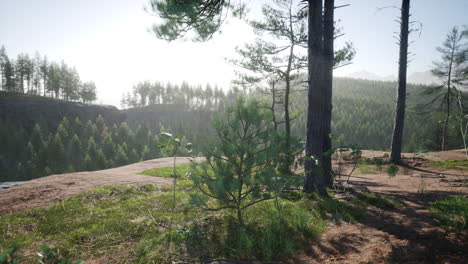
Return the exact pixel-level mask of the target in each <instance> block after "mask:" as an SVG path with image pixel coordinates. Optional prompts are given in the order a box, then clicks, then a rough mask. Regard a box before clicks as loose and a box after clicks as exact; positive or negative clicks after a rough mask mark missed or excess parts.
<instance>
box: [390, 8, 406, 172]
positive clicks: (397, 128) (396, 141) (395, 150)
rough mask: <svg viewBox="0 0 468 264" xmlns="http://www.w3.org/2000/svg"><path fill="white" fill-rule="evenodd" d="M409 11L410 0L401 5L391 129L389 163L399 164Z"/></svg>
mask: <svg viewBox="0 0 468 264" xmlns="http://www.w3.org/2000/svg"><path fill="white" fill-rule="evenodd" d="M409 9H410V0H402V3H401V29H400V59H399V65H398V92H397V103H396V114H395V124H394V127H393V137H392V146H391V148H392V152H391V154H390V161H391V162H393V163H396V164H398V163H400V162H401V149H402V143H403V126H404V121H405V103H406V71H407V67H408V35H409Z"/></svg>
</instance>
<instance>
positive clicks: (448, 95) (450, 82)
mask: <svg viewBox="0 0 468 264" xmlns="http://www.w3.org/2000/svg"><path fill="white" fill-rule="evenodd" d="M455 46H456V44H455V43H452V53H451V54H450V64H449V71H448V79H447V109H446V113H445V123H444V131H443V134H442V151H445V145H446V144H447V130H448V122H449V117H450V104H451V100H450V99H451V98H450V92H451V91H450V86H451V85H452V65H453V56H454V54H455Z"/></svg>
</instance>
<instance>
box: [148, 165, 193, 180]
mask: <svg viewBox="0 0 468 264" xmlns="http://www.w3.org/2000/svg"><path fill="white" fill-rule="evenodd" d="M191 172H192V167H191V165H190V164H181V165H178V166H177V167H176V175H177V178H179V179H189V178H190V175H191ZM139 174H143V175H147V176H155V177H163V178H173V177H174V169H173V168H172V167H164V168H154V169H149V170H145V171H142V172H140V173H139Z"/></svg>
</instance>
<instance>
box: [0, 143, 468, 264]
mask: <svg viewBox="0 0 468 264" xmlns="http://www.w3.org/2000/svg"><path fill="white" fill-rule="evenodd" d="M386 155H388V153H385V152H381V151H363V156H364V157H367V158H372V157H381V158H385V157H388V156H386ZM465 157H466V156H465V154H464V152H463V151H462V150H453V151H446V152H434V153H426V154H418V155H416V154H404V161H405V163H406V166H402V167H400V170H399V172H398V174H397V175H396V176H395V177H393V178H389V176H388V175H387V174H386V173H385V172H382V173H378V174H357V175H355V176H352V177H351V178H350V183H351V186H352V188H353V189H356V190H367V191H370V192H374V193H379V194H382V195H385V196H390V197H394V198H397V199H399V200H400V201H402V202H404V203H405V204H406V206H404V207H402V208H397V209H394V210H391V211H388V210H381V209H378V208H374V207H370V208H369V210H368V211H367V216H366V218H365V219H364V220H363V221H362V222H360V223H358V224H349V223H341V224H339V225H338V224H336V225H334V226H330V227H329V228H328V229H327V231H326V232H325V233H324V234H323V235H322V237H321V238H320V239H319V240H317V241H315V242H314V243H313V244H311V245H310V246H309V247H308V248H307V250H305V251H304V252H302V253H301V254H300V255H298V256H297V257H296V259H295V260H294V262H295V263H313V264H315V263H317V264H318V263H340V264H344V263H349V264H354V263H454V264H458V263H460V264H461V263H468V246H467V244H468V232H467V231H466V230H463V231H450V230H444V229H442V228H440V227H438V226H437V223H436V220H434V219H433V217H432V215H431V213H430V212H429V211H428V209H427V208H428V207H429V205H430V203H431V202H433V201H435V200H437V199H440V198H441V197H446V196H449V195H468V188H467V187H466V185H465V184H464V183H463V181H465V182H466V180H467V177H468V171H460V170H447V169H440V168H434V167H431V166H429V164H428V163H429V161H431V160H446V159H463V158H465ZM188 161H189V159H188V158H178V159H177V163H178V164H180V163H185V162H188ZM171 165H172V159H171V158H162V159H156V160H149V161H144V162H140V163H136V164H132V165H128V166H124V167H120V168H114V169H108V170H102V171H95V172H79V173H70V174H62V175H52V176H48V177H44V178H40V179H35V180H32V181H29V182H26V183H24V184H21V185H18V186H14V187H12V188H10V189H7V190H1V191H0V215H1V214H5V213H9V212H14V211H19V210H23V209H27V208H34V207H42V206H46V205H48V204H50V203H54V202H58V201H61V200H63V199H65V198H67V197H70V196H72V195H75V194H77V193H79V192H82V191H86V190H91V189H94V188H98V187H101V186H104V185H114V184H130V183H154V184H161V185H168V184H170V183H171V179H166V178H158V177H150V176H144V175H137V174H136V173H138V172H141V171H143V170H146V169H151V168H156V167H167V166H171Z"/></svg>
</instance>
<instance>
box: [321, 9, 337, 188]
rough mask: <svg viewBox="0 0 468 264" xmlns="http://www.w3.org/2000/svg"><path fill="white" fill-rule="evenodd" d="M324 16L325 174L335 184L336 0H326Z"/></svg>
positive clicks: (328, 184) (329, 184) (327, 182)
mask: <svg viewBox="0 0 468 264" xmlns="http://www.w3.org/2000/svg"><path fill="white" fill-rule="evenodd" d="M324 7H325V10H324V18H323V29H324V32H323V52H324V56H325V62H324V65H325V67H324V75H323V76H324V80H323V84H324V92H325V95H324V99H325V100H324V104H325V106H324V118H323V153H324V157H323V175H324V177H325V183H326V185H327V186H332V185H333V175H332V156H331V154H332V153H330V151H331V148H332V139H331V121H332V108H333V106H332V93H333V58H334V47H333V45H334V31H335V27H334V13H335V12H334V11H335V1H334V0H327V1H325V6H324Z"/></svg>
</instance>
